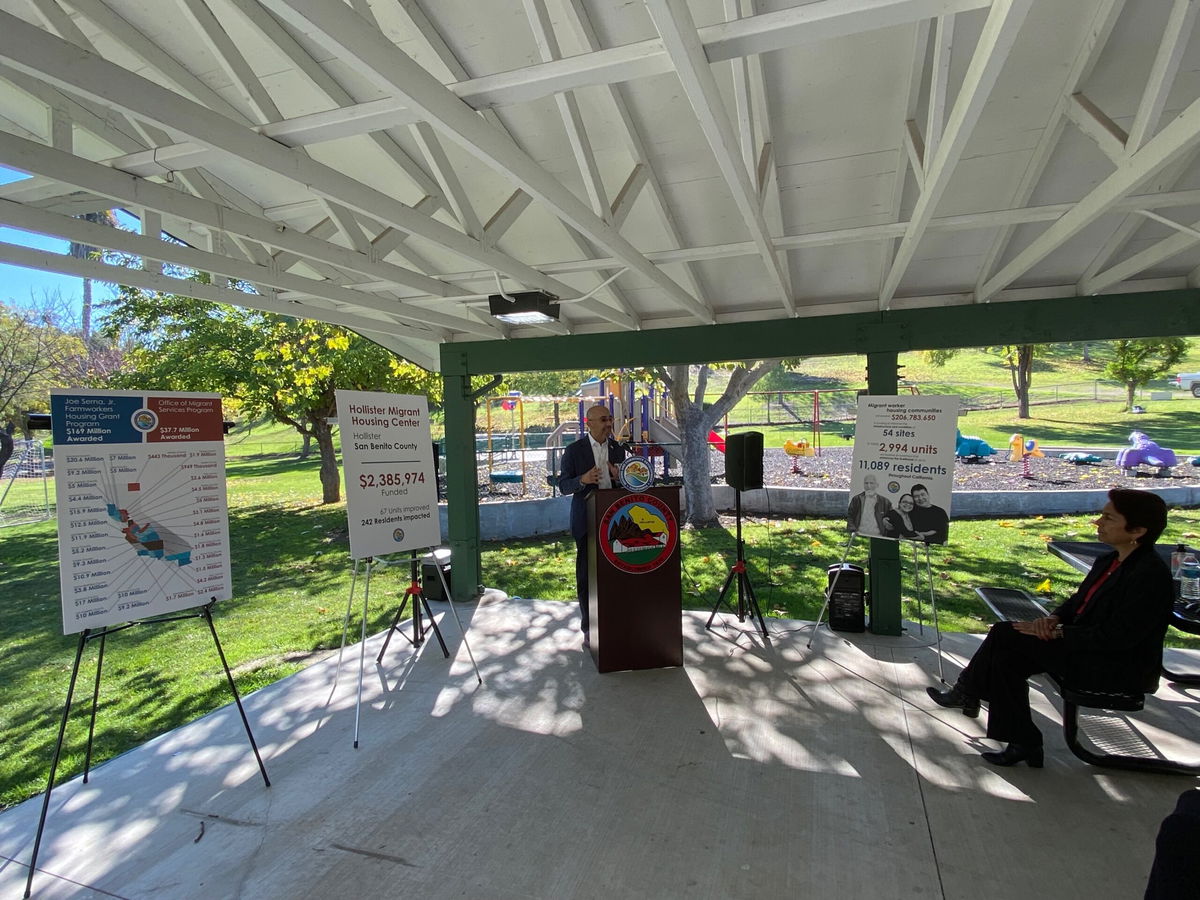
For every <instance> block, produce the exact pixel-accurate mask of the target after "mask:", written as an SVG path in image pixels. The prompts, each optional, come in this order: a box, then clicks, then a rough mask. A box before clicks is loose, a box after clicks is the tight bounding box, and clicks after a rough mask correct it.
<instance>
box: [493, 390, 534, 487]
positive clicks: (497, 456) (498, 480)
mask: <svg viewBox="0 0 1200 900" xmlns="http://www.w3.org/2000/svg"><path fill="white" fill-rule="evenodd" d="M483 405H484V409H485V411H486V422H487V437H486V439H485V444H484V453H485V454H486V456H487V474H488V483H489V485H496V484H516V485H518V486H519V487H520V491H521V496H524V495H525V440H526V438H525V398H524V397H522V396H521V393H520V391H511V392H510V393H509V394H507V395H506V396H503V397H488V398H487V399H486V400H485V401H484V404H483ZM496 407H499V408H500V410H501V411H502V412H507V413H508V414H509V426H510V427H509V429H508V431H505V432H501V433H499V434H497V433H496V431H495V429H494V428H493V420H492V413H493V410H494V409H496ZM498 463H499V464H501V465H504V466H505V467H504V468H497V464H498ZM514 463H515V464H516V468H512V467H511V466H512V464H514Z"/></svg>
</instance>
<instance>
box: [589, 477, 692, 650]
mask: <svg viewBox="0 0 1200 900" xmlns="http://www.w3.org/2000/svg"><path fill="white" fill-rule="evenodd" d="M679 558H680V551H679V488H677V487H662V488H648V489H646V490H644V491H639V492H634V493H631V492H629V491H625V490H601V491H594V492H593V493H592V495H591V496H590V497H589V498H588V614H589V616H590V619H591V645H592V648H591V651H592V658H593V659H594V660H595V661H596V668H597V669H599V670H600V671H601V672H618V671H622V670H625V669H658V668H663V667H666V666H681V665H683V603H682V594H681V591H680V580H679Z"/></svg>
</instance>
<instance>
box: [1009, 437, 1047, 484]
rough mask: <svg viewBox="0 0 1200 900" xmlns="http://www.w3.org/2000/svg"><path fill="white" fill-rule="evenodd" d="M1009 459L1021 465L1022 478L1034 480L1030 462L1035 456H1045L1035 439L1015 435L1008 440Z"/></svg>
mask: <svg viewBox="0 0 1200 900" xmlns="http://www.w3.org/2000/svg"><path fill="white" fill-rule="evenodd" d="M1008 451H1009V453H1008V458H1009V459H1011V460H1012V461H1013V462H1020V463H1021V477H1022V478H1032V477H1033V472H1031V471H1030V469H1029V460H1030V459H1031V458H1033V457H1035V456H1045V455H1046V454H1045V453H1043V452H1042V450H1041V448H1040V447H1039V446H1038V442H1037V441H1036V440H1035V439H1034V438H1026V437H1024V436H1023V435H1020V434H1014V435H1013V436H1012V437H1010V438H1009V439H1008Z"/></svg>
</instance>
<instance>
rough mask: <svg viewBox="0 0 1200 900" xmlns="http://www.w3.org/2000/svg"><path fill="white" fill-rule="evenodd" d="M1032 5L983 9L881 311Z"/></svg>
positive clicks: (1011, 0) (1020, 1)
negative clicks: (976, 37) (976, 39)
mask: <svg viewBox="0 0 1200 900" xmlns="http://www.w3.org/2000/svg"><path fill="white" fill-rule="evenodd" d="M1031 3H1032V0H995V2H994V3H993V4H992V8H991V9H990V10H989V11H988V17H987V21H986V22H985V23H984V25H983V33H982V34H980V36H979V43H978V44H976V46H975V53H974V55H973V56H972V57H971V64H970V65H969V66H968V67H967V73H966V75H965V76H964V77H963V83H962V86H961V87H960V88H959V91H958V98H957V99H956V100H955V102H954V108H953V109H952V110H951V112H950V118H949V119H948V121H947V122H946V128H945V131H944V132H943V133H942V137H941V140H940V142H939V143H938V151H937V154H936V155H935V156H934V157H933V159H926V170H925V189H924V190H923V191H921V195H920V196H919V197H918V198H917V204H916V206H915V207H914V209H913V214H912V218H911V220H910V222H909V228H908V231H907V232H905V234H904V239H903V240H901V242H900V247H899V249H898V250H897V251H896V258H895V259H894V260H893V261H892V267H891V269H890V270H889V272H888V276H887V278H886V279H885V280H884V283H883V290H882V291H881V292H880V296H879V305H880V306H881V307H882V308H884V309H886V308H887V307H888V306H889V305H890V304H891V302H892V298H893V297H895V296H896V289H897V288H898V287H899V286H900V281H901V280H902V279H903V278H904V273H905V272H906V271H907V270H908V266H909V263H911V262H912V260H913V257H914V256H915V255H916V252H917V245H918V244H920V242H921V237H922V236H923V235H924V233H925V228H926V226H928V224H929V220H930V219H932V218H933V213H934V210H935V209H936V208H937V204H938V202H939V201H940V200H941V199H942V194H943V193H944V192H945V190H946V187H947V185H948V184H949V182H950V176H951V175H953V174H954V169H955V167H956V166H957V165H958V160H959V158H960V157H961V156H962V152H963V150H964V149H966V144H967V139H968V138H969V137H970V136H971V130H972V129H973V128H974V127H975V123H976V122H977V121H979V116H980V114H981V113H982V112H983V106H984V104H985V103H986V102H987V99H988V96H989V95H990V94H991V91H992V88H993V87H994V86H995V84H996V79H997V78H998V77H999V75H1000V70H1001V69H1002V68H1003V66H1004V61H1005V60H1006V59H1007V58H1008V52H1009V50H1011V49H1012V45H1013V42H1014V41H1015V40H1016V37H1017V32H1018V31H1019V30H1020V28H1021V23H1022V22H1024V21H1025V15H1026V13H1028V12H1029V7H1030V5H1031Z"/></svg>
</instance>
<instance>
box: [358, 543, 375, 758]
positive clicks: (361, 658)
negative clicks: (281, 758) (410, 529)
mask: <svg viewBox="0 0 1200 900" xmlns="http://www.w3.org/2000/svg"><path fill="white" fill-rule="evenodd" d="M370 601H371V557H369V556H368V557H367V579H366V582H365V583H364V585H363V614H362V635H361V636H360V637H359V641H358V698H357V699H356V700H355V701H354V749H355V750H357V749H358V721H359V717H360V715H361V713H362V686H363V672H364V671H365V669H366V666H367V604H368V603H370Z"/></svg>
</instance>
